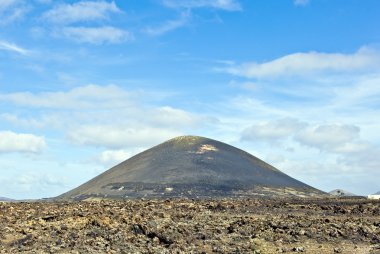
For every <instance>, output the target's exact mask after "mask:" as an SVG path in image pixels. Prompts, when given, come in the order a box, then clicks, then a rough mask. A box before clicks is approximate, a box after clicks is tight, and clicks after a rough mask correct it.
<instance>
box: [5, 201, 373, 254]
mask: <svg viewBox="0 0 380 254" xmlns="http://www.w3.org/2000/svg"><path fill="white" fill-rule="evenodd" d="M0 229H1V230H0V253H16V252H17V253H18V252H24V253H284V252H285V253H296V252H304V253H380V202H379V201H367V200H363V199H327V200H310V199H303V200H274V199H249V200H247V199H245V200H227V199H225V200H195V201H192V200H130V201H92V202H73V203H64V202H45V203H43V202H33V203H0Z"/></svg>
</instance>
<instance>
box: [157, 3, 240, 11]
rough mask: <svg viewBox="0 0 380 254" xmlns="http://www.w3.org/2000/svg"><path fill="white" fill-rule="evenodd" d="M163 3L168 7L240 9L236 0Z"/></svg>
mask: <svg viewBox="0 0 380 254" xmlns="http://www.w3.org/2000/svg"><path fill="white" fill-rule="evenodd" d="M163 4H164V5H165V6H167V7H170V8H188V9H193V8H215V9H221V10H226V11H240V10H241V9H242V8H241V5H240V4H239V2H238V1H236V0H182V1H176V0H164V1H163Z"/></svg>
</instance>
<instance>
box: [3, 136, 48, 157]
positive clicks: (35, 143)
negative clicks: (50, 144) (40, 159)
mask: <svg viewBox="0 0 380 254" xmlns="http://www.w3.org/2000/svg"><path fill="white" fill-rule="evenodd" d="M45 147H46V143H45V139H44V137H40V136H35V135H32V134H19V133H15V132H12V131H0V153H10V152H27V153H39V152H41V151H42V150H43V149H44V148H45Z"/></svg>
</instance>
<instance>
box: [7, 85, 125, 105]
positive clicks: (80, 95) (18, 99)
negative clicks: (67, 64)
mask: <svg viewBox="0 0 380 254" xmlns="http://www.w3.org/2000/svg"><path fill="white" fill-rule="evenodd" d="M128 98H129V93H127V92H126V91H125V90H123V89H121V88H119V87H117V86H114V85H108V86H97V85H87V86H82V87H77V88H73V89H72V90H70V91H67V92H42V93H30V92H21V93H10V94H1V93H0V101H5V102H11V103H14V104H17V105H21V106H28V107H38V108H57V109H63V108H73V109H88V108H96V107H103V108H111V107H119V106H128V103H127V100H128Z"/></svg>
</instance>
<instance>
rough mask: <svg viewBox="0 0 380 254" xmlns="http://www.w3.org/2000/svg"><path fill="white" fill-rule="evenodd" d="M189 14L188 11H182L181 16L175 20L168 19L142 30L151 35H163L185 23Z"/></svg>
mask: <svg viewBox="0 0 380 254" xmlns="http://www.w3.org/2000/svg"><path fill="white" fill-rule="evenodd" d="M189 15H190V14H189V13H182V15H181V17H180V18H179V19H177V20H169V21H167V22H165V23H163V24H161V25H160V26H157V27H148V28H146V29H145V30H144V31H145V32H146V33H147V34H149V35H151V36H159V35H163V34H165V33H167V32H170V31H173V30H175V29H178V28H180V27H182V26H184V25H186V24H187V22H188V20H189V17H190V16H189Z"/></svg>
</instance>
